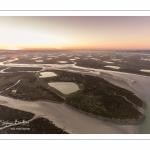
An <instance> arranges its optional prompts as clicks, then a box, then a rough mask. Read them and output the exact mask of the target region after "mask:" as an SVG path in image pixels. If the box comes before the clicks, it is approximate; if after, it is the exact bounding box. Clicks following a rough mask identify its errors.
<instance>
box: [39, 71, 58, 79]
mask: <svg viewBox="0 0 150 150" xmlns="http://www.w3.org/2000/svg"><path fill="white" fill-rule="evenodd" d="M55 76H57V74H56V73H54V72H40V76H39V77H40V78H46V77H55Z"/></svg>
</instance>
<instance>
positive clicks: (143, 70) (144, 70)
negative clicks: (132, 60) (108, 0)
mask: <svg viewBox="0 0 150 150" xmlns="http://www.w3.org/2000/svg"><path fill="white" fill-rule="evenodd" d="M140 71H142V72H149V73H150V70H146V69H141V70H140Z"/></svg>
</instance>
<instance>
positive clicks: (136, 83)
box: [0, 63, 150, 133]
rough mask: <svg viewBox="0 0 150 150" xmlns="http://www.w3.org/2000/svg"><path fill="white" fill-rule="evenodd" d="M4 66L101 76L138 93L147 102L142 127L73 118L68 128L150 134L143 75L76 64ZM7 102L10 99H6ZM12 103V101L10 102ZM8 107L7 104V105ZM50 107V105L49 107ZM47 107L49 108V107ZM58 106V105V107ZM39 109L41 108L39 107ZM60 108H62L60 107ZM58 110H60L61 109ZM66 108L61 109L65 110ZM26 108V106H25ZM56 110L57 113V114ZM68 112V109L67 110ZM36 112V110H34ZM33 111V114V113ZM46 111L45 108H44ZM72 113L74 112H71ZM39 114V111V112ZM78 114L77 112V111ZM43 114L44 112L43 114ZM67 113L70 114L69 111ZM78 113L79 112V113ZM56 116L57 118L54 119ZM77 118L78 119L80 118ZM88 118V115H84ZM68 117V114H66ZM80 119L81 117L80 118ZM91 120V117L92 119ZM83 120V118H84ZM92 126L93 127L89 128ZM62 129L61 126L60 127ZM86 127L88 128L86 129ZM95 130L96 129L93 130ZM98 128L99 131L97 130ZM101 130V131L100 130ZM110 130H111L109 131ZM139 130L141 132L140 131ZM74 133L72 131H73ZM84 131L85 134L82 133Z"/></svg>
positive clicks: (148, 85) (149, 87)
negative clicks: (41, 68)
mask: <svg viewBox="0 0 150 150" xmlns="http://www.w3.org/2000/svg"><path fill="white" fill-rule="evenodd" d="M3 66H5V67H6V66H8V67H9V66H14V67H17V66H18V67H20V66H22V67H39V66H40V67H47V70H48V69H60V70H66V71H71V72H78V73H81V74H89V75H95V76H100V77H102V78H105V79H106V80H108V81H110V82H112V83H114V84H116V85H118V86H121V87H124V88H126V89H129V90H131V91H133V92H134V93H136V94H137V95H138V96H139V97H140V98H141V99H142V100H143V101H144V102H146V111H145V115H146V119H145V121H144V122H143V123H142V124H140V125H136V126H135V125H117V124H113V123H106V122H103V121H100V123H98V122H97V121H96V122H95V121H94V123H98V124H93V123H92V122H91V121H93V119H94V118H92V120H91V119H89V118H88V119H89V121H87V122H85V123H84V122H83V121H82V120H80V119H79V120H78V119H77V120H76V119H75V120H74V119H73V118H74V117H75V116H76V115H75V116H74V115H73V116H72V117H71V118H72V119H71V118H67V119H71V120H70V121H72V122H74V121H75V122H76V121H77V122H78V123H77V122H76V124H75V125H74V124H72V123H71V122H69V123H67V125H68V128H71V129H73V130H74V131H75V133H89V132H90V133H92V132H93V133H137V132H138V133H150V128H149V127H150V92H149V91H150V77H147V76H143V75H136V74H131V73H124V72H117V71H109V70H103V69H92V68H90V69H89V68H86V67H79V66H75V65H74V64H65V65H58V64H57V65H56V64H12V63H10V64H5V65H3ZM5 99H6V100H7V99H8V98H5ZM0 100H2V101H3V102H4V101H5V100H4V98H2V99H1V98H0ZM14 101H15V105H9V106H10V107H16V106H18V105H17V102H16V100H14ZM9 102H10V101H9ZM5 105H6V104H5ZM26 105H30V103H26ZM48 106H49V105H48ZM48 106H47V107H48ZM51 106H53V107H55V106H56V105H54V104H53V103H51ZM57 106H58V105H57ZM26 107H27V109H26V111H28V110H29V111H30V109H28V107H30V106H26ZM38 107H40V106H39V105H38ZM59 107H60V106H59ZM59 107H58V108H57V109H60V108H59ZM64 107H65V106H63V107H61V108H63V109H65V108H64ZM23 108H24V106H23ZM18 109H22V107H20V106H18ZM57 109H56V112H57ZM67 110H68V109H67ZM33 111H34V109H33ZM33 111H32V109H31V112H33ZM43 111H44V108H43ZM71 111H72V110H71ZM38 112H39V111H38ZM75 112H76V111H75ZM41 113H42V114H43V113H44V112H41ZM67 113H70V112H69V110H68V112H67ZM77 113H78V112H77ZM50 115H51V120H52V121H53V120H54V121H55V122H56V123H57V124H58V125H59V124H60V125H62V124H63V123H62V122H64V120H63V119H61V118H59V115H58V116H57V117H58V118H57V117H56V116H55V115H56V114H55V111H54V112H53V114H50ZM80 115H81V113H79V116H80ZM54 116H55V117H54ZM79 116H77V117H79ZM84 116H86V115H84ZM65 117H66V114H65ZM79 118H80V117H79ZM90 118H91V117H90ZM82 119H83V118H82ZM83 120H84V119H83ZM66 121H67V120H66ZM79 124H83V126H80V125H79ZM89 126H91V127H89ZM60 127H61V126H60ZM85 127H86V128H85ZM93 128H95V129H93ZM96 128H97V129H96ZM99 128H101V130H100V129H99ZM108 129H109V130H108ZM138 129H139V131H138ZM71 131H72V130H71ZM80 131H83V132H80Z"/></svg>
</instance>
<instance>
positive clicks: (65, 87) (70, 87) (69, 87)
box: [48, 82, 79, 94]
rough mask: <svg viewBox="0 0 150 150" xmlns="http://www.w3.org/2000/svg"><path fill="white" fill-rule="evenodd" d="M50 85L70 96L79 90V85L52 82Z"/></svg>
mask: <svg viewBox="0 0 150 150" xmlns="http://www.w3.org/2000/svg"><path fill="white" fill-rule="evenodd" d="M48 84H49V86H51V87H54V88H55V89H57V90H58V91H60V92H61V93H63V94H70V93H73V92H76V91H78V90H79V87H78V85H77V84H75V83H73V82H51V83H48Z"/></svg>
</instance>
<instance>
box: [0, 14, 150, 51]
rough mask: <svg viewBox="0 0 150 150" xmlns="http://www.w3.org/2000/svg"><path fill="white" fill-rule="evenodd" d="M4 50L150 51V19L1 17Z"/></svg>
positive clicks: (0, 44) (136, 17)
mask: <svg viewBox="0 0 150 150" xmlns="http://www.w3.org/2000/svg"><path fill="white" fill-rule="evenodd" d="M0 49H1V50H145V49H146V50H147V49H148V50H149V49H150V17H148V16H147V17H143V16H141V17H140V16H139V17H138V16H135V17H132V16H128V17H123V16H121V17H117V16H116V17H115V16H109V17H107V16H95V17H94V16H83V17H82V16H68V17H63V16H61V17H59V16H55V17H52V16H45V17H43V16H41V17H36V16H34V17H30V16H28V17H23V16H22V17H2V16H1V17H0Z"/></svg>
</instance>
